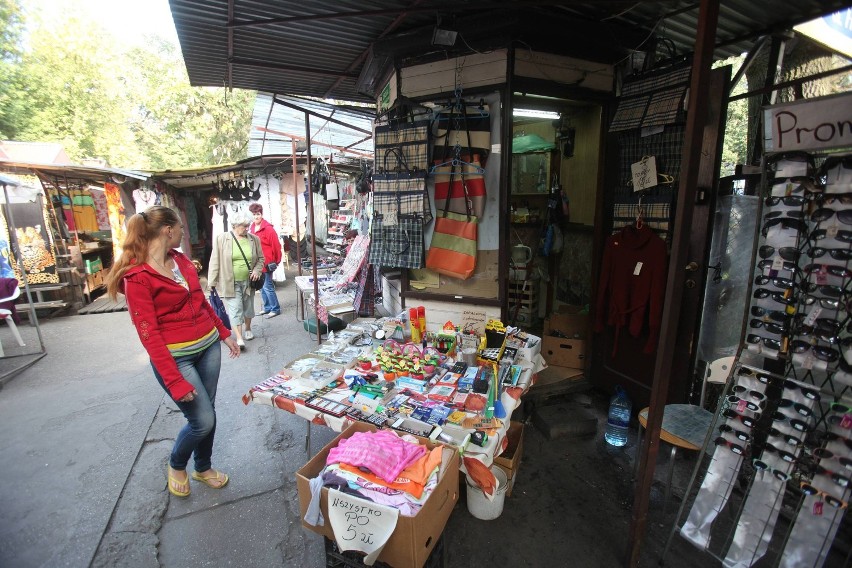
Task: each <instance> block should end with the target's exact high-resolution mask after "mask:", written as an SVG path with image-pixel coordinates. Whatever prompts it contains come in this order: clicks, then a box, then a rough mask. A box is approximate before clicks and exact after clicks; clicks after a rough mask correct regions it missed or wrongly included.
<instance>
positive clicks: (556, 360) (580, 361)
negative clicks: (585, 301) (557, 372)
mask: <svg viewBox="0 0 852 568" xmlns="http://www.w3.org/2000/svg"><path fill="white" fill-rule="evenodd" d="M579 311H580V308H579V307H577V306H563V307H562V308H560V311H559V312H557V313H554V314H552V315H551V316H550V317H549V318H547V319H546V320H544V333H543V334H542V345H541V351H542V355H543V356H544V360H545V361H547V364H548V365H556V366H559V367H568V368H571V369H583V368H585V365H586V362H585V359H586V337H587V335H588V330H589V316H588V314H581V313H579ZM552 331H556V332H559V333H560V334H562V335H564V336H565V338H563V337H553V336H552V335H551V332H552Z"/></svg>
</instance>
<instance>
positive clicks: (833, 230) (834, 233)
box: [825, 225, 837, 239]
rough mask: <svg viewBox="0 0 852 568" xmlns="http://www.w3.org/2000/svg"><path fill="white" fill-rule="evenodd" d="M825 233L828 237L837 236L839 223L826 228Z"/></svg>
mask: <svg viewBox="0 0 852 568" xmlns="http://www.w3.org/2000/svg"><path fill="white" fill-rule="evenodd" d="M825 234H826V236H827V237H830V238H832V239H833V238H835V237H837V225H832V226H830V227H829V228H828V229H826V230H825Z"/></svg>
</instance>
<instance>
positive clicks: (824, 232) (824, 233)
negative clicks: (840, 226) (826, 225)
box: [810, 229, 852, 243]
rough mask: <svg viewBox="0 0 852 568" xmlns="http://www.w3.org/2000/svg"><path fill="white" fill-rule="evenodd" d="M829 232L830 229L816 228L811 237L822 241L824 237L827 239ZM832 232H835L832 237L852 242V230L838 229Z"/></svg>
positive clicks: (844, 241)
mask: <svg viewBox="0 0 852 568" xmlns="http://www.w3.org/2000/svg"><path fill="white" fill-rule="evenodd" d="M828 232H829V231H828V229H814V230H813V231H811V234H810V239H811V240H812V241H821V240H822V239H826V238H828V237H829V234H828ZM832 232H833V233H834V235H832V236H831V238H834V239H837V240H838V241H840V242H843V243H852V231H843V230H838V231H836V232H835V231H832Z"/></svg>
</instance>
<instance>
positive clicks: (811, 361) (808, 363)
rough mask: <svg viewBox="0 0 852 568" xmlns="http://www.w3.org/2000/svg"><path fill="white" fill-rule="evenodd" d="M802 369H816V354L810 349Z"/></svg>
mask: <svg viewBox="0 0 852 568" xmlns="http://www.w3.org/2000/svg"><path fill="white" fill-rule="evenodd" d="M802 368H803V369H807V370H811V369H813V368H814V354H813V351H811V350H810V349H808V354H807V355H805V361H804V362H803V363H802Z"/></svg>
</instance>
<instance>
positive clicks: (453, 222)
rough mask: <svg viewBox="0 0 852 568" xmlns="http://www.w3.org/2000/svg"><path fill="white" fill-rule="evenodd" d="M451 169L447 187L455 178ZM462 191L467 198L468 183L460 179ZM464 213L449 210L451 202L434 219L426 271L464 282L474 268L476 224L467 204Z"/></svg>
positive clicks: (445, 203) (447, 202)
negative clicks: (428, 269)
mask: <svg viewBox="0 0 852 568" xmlns="http://www.w3.org/2000/svg"><path fill="white" fill-rule="evenodd" d="M454 174H455V172H454V166H453V169H451V173H450V184H452V183H453V180H454V178H455V175H454ZM461 183H462V191H463V192H464V195H465V197H467V184H466V182H465V179H464V178H463V177H462V182H461ZM465 202H466V203H468V207H467V211H466V213H465V214H458V213H453V212H451V211H449V206H450V200H449V198H447V199H446V200H445V202H444V210H443V211H442V212H440V213H439V214H438V217H437V218H436V219H435V231H434V233H433V234H432V243H431V244H430V245H429V251H428V253H427V254H426V268H430V269H432V270H434V271H435V272H437V273H439V274H444V275H446V276H452V277H453V278H461V279H462V280H467V279H468V278H470V277H471V276H472V275H473V271H474V270H475V269H476V245H477V234H478V221H477V218H476V216H475V215H473V213H472V211H471V209H470V205H469V201H467V200H465Z"/></svg>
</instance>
